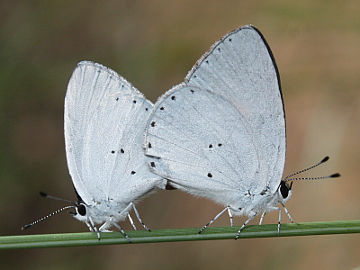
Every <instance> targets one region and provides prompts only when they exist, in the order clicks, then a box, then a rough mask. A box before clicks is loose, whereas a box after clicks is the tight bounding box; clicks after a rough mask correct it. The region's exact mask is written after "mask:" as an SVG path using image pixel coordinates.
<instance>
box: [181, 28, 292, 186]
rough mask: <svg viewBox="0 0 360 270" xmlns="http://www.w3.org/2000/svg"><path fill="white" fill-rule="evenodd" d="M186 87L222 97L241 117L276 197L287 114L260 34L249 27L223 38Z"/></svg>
mask: <svg viewBox="0 0 360 270" xmlns="http://www.w3.org/2000/svg"><path fill="white" fill-rule="evenodd" d="M185 82H186V83H187V84H188V85H191V86H198V87H200V88H206V89H211V90H212V91H214V92H216V93H219V94H221V95H223V96H224V97H226V98H227V99H228V100H230V101H231V102H232V103H233V104H234V105H235V106H236V107H237V108H238V109H239V110H240V111H241V112H242V115H243V116H244V117H245V118H246V120H247V122H248V123H249V125H250V126H251V128H252V130H256V134H257V138H256V140H257V141H258V142H259V144H260V146H261V151H262V152H263V156H264V158H265V160H266V162H267V166H268V171H269V175H268V176H267V177H268V181H269V183H268V184H269V185H270V187H271V190H272V191H273V192H274V191H275V190H276V189H277V187H278V185H279V183H280V179H281V176H282V173H283V168H284V162H285V151H286V135H285V114H284V108H283V102H282V95H281V89H280V78H279V74H278V70H277V66H276V63H275V60H274V58H273V55H272V52H271V50H270V48H269V46H268V44H267V43H266V41H265V39H264V37H263V36H262V34H261V33H260V32H259V31H258V30H257V29H256V28H254V27H253V26H244V27H241V28H238V29H236V30H234V31H233V32H231V33H229V34H227V35H226V36H224V37H223V38H222V39H221V40H219V41H218V42H216V43H215V44H214V45H213V46H212V47H211V49H210V51H209V52H207V53H205V54H204V55H203V56H202V58H201V59H200V60H199V61H198V62H197V63H196V65H195V66H194V67H193V68H192V70H191V71H190V72H189V74H188V75H187V77H186V80H185Z"/></svg>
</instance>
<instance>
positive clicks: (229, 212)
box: [227, 205, 234, 227]
mask: <svg viewBox="0 0 360 270" xmlns="http://www.w3.org/2000/svg"><path fill="white" fill-rule="evenodd" d="M227 210H228V214H229V218H230V227H232V226H233V225H234V222H233V215H232V212H231V209H230V206H229V205H228V207H227Z"/></svg>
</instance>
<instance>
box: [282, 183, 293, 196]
mask: <svg viewBox="0 0 360 270" xmlns="http://www.w3.org/2000/svg"><path fill="white" fill-rule="evenodd" d="M290 189H291V188H290V187H289V186H288V185H287V184H286V182H285V181H281V183H280V193H281V196H282V197H283V198H284V199H286V198H287V196H289V190H290Z"/></svg>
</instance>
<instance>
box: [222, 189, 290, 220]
mask: <svg viewBox="0 0 360 270" xmlns="http://www.w3.org/2000/svg"><path fill="white" fill-rule="evenodd" d="M281 186H282V185H280V186H279V188H278V189H277V190H276V191H275V192H274V193H272V192H271V191H270V190H269V189H264V190H263V191H261V192H260V193H254V194H252V193H251V191H248V192H247V193H246V194H242V196H239V197H240V199H238V200H237V201H235V202H233V203H229V206H230V208H231V210H232V211H233V212H234V215H238V216H240V215H246V216H252V215H257V214H260V213H262V212H270V211H272V210H275V209H277V208H278V207H279V204H285V203H286V202H287V201H288V200H289V199H290V197H291V194H292V191H291V189H287V191H286V192H284V190H282V189H281V188H280V187H281Z"/></svg>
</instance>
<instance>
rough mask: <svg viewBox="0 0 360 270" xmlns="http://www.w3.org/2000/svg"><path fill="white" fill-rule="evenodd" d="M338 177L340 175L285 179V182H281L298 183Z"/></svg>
mask: <svg viewBox="0 0 360 270" xmlns="http://www.w3.org/2000/svg"><path fill="white" fill-rule="evenodd" d="M337 177H340V173H334V174H332V175H328V176H318V177H295V178H287V179H286V180H283V181H285V182H288V181H300V180H321V179H326V178H337Z"/></svg>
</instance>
